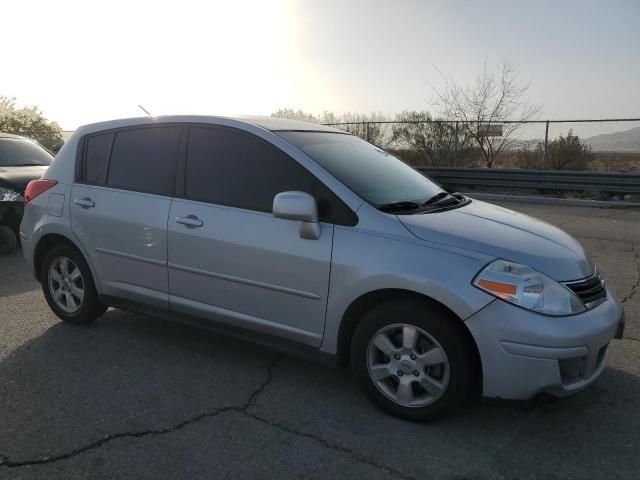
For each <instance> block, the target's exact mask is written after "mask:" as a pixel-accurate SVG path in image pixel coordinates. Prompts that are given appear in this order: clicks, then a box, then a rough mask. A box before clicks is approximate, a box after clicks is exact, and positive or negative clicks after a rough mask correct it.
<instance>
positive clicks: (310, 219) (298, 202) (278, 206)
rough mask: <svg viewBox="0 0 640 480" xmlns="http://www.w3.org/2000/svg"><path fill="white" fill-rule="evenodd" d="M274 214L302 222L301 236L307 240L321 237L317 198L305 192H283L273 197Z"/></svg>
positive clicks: (277, 216)
mask: <svg viewBox="0 0 640 480" xmlns="http://www.w3.org/2000/svg"><path fill="white" fill-rule="evenodd" d="M273 216H274V217H276V218H282V219H285V220H296V221H299V222H302V223H301V224H300V237H302V238H305V239H307V240H317V239H319V238H320V232H321V226H320V223H318V205H317V204H316V199H315V198H313V197H312V196H311V195H309V194H308V193H304V192H282V193H279V194H277V195H276V196H275V198H274V199H273Z"/></svg>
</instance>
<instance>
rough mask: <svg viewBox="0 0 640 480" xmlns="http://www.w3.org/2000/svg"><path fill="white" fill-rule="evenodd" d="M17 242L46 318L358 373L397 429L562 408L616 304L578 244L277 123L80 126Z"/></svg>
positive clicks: (316, 128)
mask: <svg viewBox="0 0 640 480" xmlns="http://www.w3.org/2000/svg"><path fill="white" fill-rule="evenodd" d="M25 202H26V204H27V206H26V208H25V213H24V218H23V221H22V224H21V228H20V235H21V240H22V245H23V250H24V256H25V258H26V260H27V262H28V264H29V266H30V267H31V269H32V271H33V274H34V275H35V276H36V278H37V279H38V280H39V281H40V282H41V283H42V289H43V292H44V295H45V297H46V300H47V302H48V303H49V305H50V307H51V309H52V310H53V311H54V312H55V313H56V315H58V316H59V317H60V318H61V319H62V320H64V321H66V322H69V323H75V324H80V323H87V322H91V321H93V320H95V319H96V318H98V317H99V316H100V315H102V314H103V313H104V312H105V310H106V309H107V307H108V306H112V307H118V308H124V309H130V310H135V311H142V312H146V313H150V314H152V315H155V316H157V317H166V318H170V319H173V320H178V321H182V322H186V323H190V324H193V325H198V326H202V327H204V328H208V329H212V330H216V331H221V332H224V333H227V334H230V335H235V336H241V337H242V338H247V339H251V340H256V341H260V342H262V343H268V344H270V345H273V346H274V347H276V348H280V349H286V350H287V351H293V352H296V353H299V354H302V355H307V354H308V355H314V356H318V357H320V358H322V359H326V360H329V361H331V362H333V363H336V364H349V365H350V367H351V369H352V370H353V373H354V377H355V379H356V380H357V382H358V383H359V384H360V385H361V387H362V388H363V389H364V391H365V392H366V394H367V395H368V396H369V397H370V398H371V399H372V400H373V401H374V402H375V403H376V404H377V405H378V406H380V407H381V408H382V409H384V410H385V411H387V412H389V413H391V414H393V415H396V416H398V417H401V418H405V419H410V420H427V419H433V418H436V417H439V416H441V415H443V414H444V413H445V412H447V411H449V410H451V409H453V408H454V407H456V406H458V405H460V404H461V402H463V401H464V400H465V398H467V397H468V395H469V394H470V392H471V391H472V389H473V388H474V386H478V385H480V386H481V389H482V392H483V394H484V395H486V396H491V397H501V398H506V399H528V398H530V397H532V396H534V395H536V394H537V393H539V392H549V393H552V394H555V395H561V396H562V395H567V394H571V393H574V392H577V391H579V390H582V389H583V388H585V387H586V386H587V385H589V384H590V383H592V382H593V381H594V380H595V379H596V378H597V377H598V376H599V375H600V373H601V372H602V371H603V369H604V367H605V362H606V358H607V349H608V346H609V342H610V341H611V339H612V338H614V337H615V336H618V337H619V336H621V334H622V328H623V325H624V323H623V311H622V309H621V306H620V304H619V303H618V301H617V300H616V299H615V298H614V297H613V295H612V294H611V292H610V291H609V290H608V289H607V288H606V286H605V283H604V281H603V279H602V277H601V276H600V274H599V273H598V272H597V271H596V268H595V266H594V265H593V263H592V262H591V261H590V260H589V258H587V256H586V255H585V252H584V250H583V249H582V247H581V246H580V244H579V243H578V242H577V241H575V240H574V239H573V238H572V237H570V236H569V235H567V234H566V233H564V232H563V231H562V230H559V229H558V228H556V227H553V226H551V225H549V224H547V223H544V222H542V221H539V220H536V219H534V218H531V217H528V216H526V215H522V214H519V213H516V212H513V211H510V210H507V209H504V208H500V207H497V206H494V205H491V204H488V203H484V202H481V201H477V200H471V199H469V198H467V197H465V196H463V195H460V194H457V193H455V192H450V191H447V190H446V189H444V188H442V187H441V186H439V185H437V184H436V183H434V182H433V181H431V180H429V179H428V178H426V177H424V176H422V175H421V174H420V173H418V172H416V171H415V170H414V169H412V168H411V167H409V166H407V165H406V164H404V163H403V162H402V161H400V160H398V159H396V158H395V157H393V156H392V155H391V154H389V153H388V152H385V151H383V150H381V149H379V148H377V147H375V146H374V145H371V144H369V143H367V142H365V141H363V140H361V139H359V138H357V137H354V136H352V135H349V134H346V133H345V132H342V131H339V130H335V129H332V128H327V127H324V126H320V125H311V124H307V123H302V122H295V121H289V120H281V119H274V118H223V117H201V116H169V117H160V118H142V119H127V120H117V121H110V122H104V123H98V124H92V125H87V126H84V127H81V128H79V129H78V130H77V131H76V132H75V133H74V135H73V136H72V137H71V138H70V139H69V141H68V142H67V143H66V144H65V146H64V147H63V149H62V150H61V151H60V153H59V154H58V155H57V156H56V158H55V160H54V162H53V164H52V165H51V167H50V168H49V169H48V170H47V172H46V173H45V174H44V176H43V178H42V179H41V180H36V181H33V182H31V183H30V184H29V186H28V188H27V191H26V194H25Z"/></svg>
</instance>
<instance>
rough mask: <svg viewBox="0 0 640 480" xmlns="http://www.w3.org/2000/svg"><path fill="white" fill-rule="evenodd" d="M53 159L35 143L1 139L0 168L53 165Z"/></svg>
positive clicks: (17, 139)
mask: <svg viewBox="0 0 640 480" xmlns="http://www.w3.org/2000/svg"><path fill="white" fill-rule="evenodd" d="M51 160H53V157H52V156H51V154H50V153H49V152H47V151H46V150H45V149H44V148H42V147H41V146H40V145H38V144H37V143H35V142H32V141H30V140H27V139H24V138H11V137H0V167H9V166H24V165H51Z"/></svg>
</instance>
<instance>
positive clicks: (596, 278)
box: [565, 272, 607, 307]
mask: <svg viewBox="0 0 640 480" xmlns="http://www.w3.org/2000/svg"><path fill="white" fill-rule="evenodd" d="M565 285H566V286H567V287H568V288H570V289H571V290H572V291H573V293H575V294H576V295H577V296H578V297H579V298H580V300H582V302H583V303H584V304H585V305H586V306H587V307H595V306H596V304H597V303H600V302H602V301H603V300H604V299H605V298H607V290H606V289H605V287H604V280H602V277H601V276H600V274H599V273H598V272H596V273H594V274H593V275H592V276H590V277H589V278H585V279H584V280H580V281H578V282H570V283H565Z"/></svg>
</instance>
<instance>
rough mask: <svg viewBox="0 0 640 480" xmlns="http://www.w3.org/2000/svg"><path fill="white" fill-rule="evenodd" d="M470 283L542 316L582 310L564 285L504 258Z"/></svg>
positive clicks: (485, 269) (491, 264)
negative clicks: (542, 314)
mask: <svg viewBox="0 0 640 480" xmlns="http://www.w3.org/2000/svg"><path fill="white" fill-rule="evenodd" d="M473 284H474V285H475V286H476V287H478V288H480V289H481V290H484V291H485V292H488V293H490V294H491V295H494V296H496V297H498V298H501V299H502V300H505V301H507V302H510V303H513V304H514V305H518V306H519V307H523V308H526V309H528V310H534V311H536V312H540V313H544V314H546V315H571V314H573V313H580V312H584V311H585V310H586V309H585V306H584V305H583V304H582V301H580V299H579V298H578V297H577V296H576V295H575V294H574V293H573V292H572V291H571V290H569V289H568V288H567V287H565V286H563V285H561V284H559V283H558V282H556V281H555V280H553V279H551V278H549V277H547V276H546V275H543V274H542V273H540V272H536V271H535V270H533V269H531V268H529V267H527V266H525V265H520V264H519V263H514V262H508V261H506V260H496V261H495V262H492V263H490V264H489V265H487V266H486V267H485V268H484V269H483V270H482V271H481V272H480V273H479V274H478V275H477V276H476V278H475V279H474V280H473Z"/></svg>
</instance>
